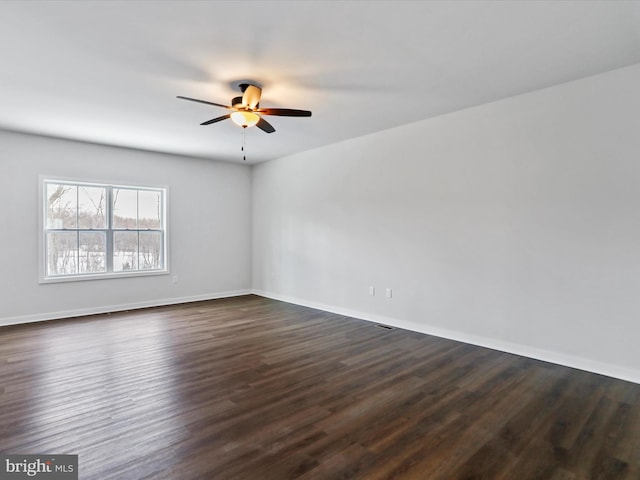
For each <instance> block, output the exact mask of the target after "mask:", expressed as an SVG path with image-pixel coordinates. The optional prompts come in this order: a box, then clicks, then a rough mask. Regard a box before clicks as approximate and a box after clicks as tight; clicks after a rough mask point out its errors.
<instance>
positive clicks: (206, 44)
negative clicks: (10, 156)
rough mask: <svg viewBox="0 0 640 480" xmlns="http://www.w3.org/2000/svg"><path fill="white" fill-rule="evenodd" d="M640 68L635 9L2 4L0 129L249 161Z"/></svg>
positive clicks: (593, 4) (530, 4) (616, 5)
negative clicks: (238, 101) (234, 104)
mask: <svg viewBox="0 0 640 480" xmlns="http://www.w3.org/2000/svg"><path fill="white" fill-rule="evenodd" d="M639 62H640V2H638V1H589V2H587V1H549V2H546V1H537V0H536V1H511V2H508V1H498V2H493V1H491V2H490V1H444V2H438V1H429V2H426V1H424V2H419V1H409V2H401V1H352V2H348V1H340V2H328V1H299V2H282V1H257V2H239V1H232V2H223V1H194V2H189V1H162V2H160V1H139V2H135V1H102V2H98V1H86V2H80V1H70V2H62V1H45V2H36V1H30V2H26V1H17V2H14V1H6V0H5V1H2V2H0V128H2V129H7V130H14V131H23V132H30V133H37V134H43V135H51V136H57V137H63V138H71V139H77V140H83V141H89V142H96V143H102V144H107V145H117V146H123V147H131V148H139V149H145V150H152V151H160V152H167V153H175V154H181V155H189V156H196V157H204V158H210V159H219V160H226V161H234V162H242V154H241V152H240V145H241V142H242V133H241V132H242V129H241V128H240V127H237V126H235V125H234V124H232V123H231V122H230V121H225V122H222V123H217V124H214V125H209V126H200V125H199V124H200V123H201V122H203V121H205V120H208V119H210V118H213V117H217V116H219V115H223V114H224V113H226V112H225V111H224V110H223V109H220V108H217V107H213V106H208V105H202V104H199V103H193V102H187V101H184V100H178V99H176V98H175V97H176V95H184V96H188V97H196V98H202V99H206V100H209V101H213V102H216V103H225V104H226V103H229V102H230V100H231V98H232V97H233V96H236V95H239V94H240V92H239V91H238V90H237V89H234V88H235V87H237V84H238V83H240V81H242V80H252V81H254V82H256V83H258V84H260V85H262V86H263V96H262V100H261V106H263V107H284V108H300V109H305V110H312V111H313V116H312V117H311V118H285V117H268V120H269V121H270V122H271V123H272V125H273V126H274V127H275V128H276V130H277V131H276V132H275V133H273V134H270V135H268V134H265V133H263V132H262V131H260V130H258V129H256V128H252V129H248V130H247V132H246V134H247V136H246V144H247V163H256V162H260V161H265V160H269V159H273V158H278V157H281V156H284V155H288V154H292V153H296V152H300V151H303V150H308V149H312V148H316V147H319V146H322V145H326V144H330V143H334V142H339V141H341V140H345V139H348V138H353V137H357V136H360V135H364V134H368V133H372V132H376V131H380V130H383V129H387V128H391V127H394V126H398V125H401V124H405V123H410V122H414V121H418V120H421V119H425V118H429V117H433V116H436V115H441V114H444V113H448V112H452V111H456V110H460V109H463V108H467V107H471V106H475V105H480V104H483V103H487V102H492V101H495V100H499V99H502V98H505V97H509V96H512V95H517V94H520V93H525V92H529V91H532V90H536V89H540V88H544V87H548V86H552V85H556V84H558V83H562V82H567V81H570V80H575V79H578V78H582V77H586V76H589V75H594V74H597V73H601V72H605V71H608V70H612V69H615V68H619V67H622V66H626V65H630V64H634V63H639Z"/></svg>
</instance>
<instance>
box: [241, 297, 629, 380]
mask: <svg viewBox="0 0 640 480" xmlns="http://www.w3.org/2000/svg"><path fill="white" fill-rule="evenodd" d="M252 293H254V294H255V295H260V296H262V297H267V298H272V299H274V300H280V301H282V302H287V303H293V304H296V305H301V306H304V307H310V308H316V309H318V310H324V311H326V312H331V313H336V314H338V315H345V316H347V317H353V318H357V319H359V320H366V321H369V322H375V323H381V324H384V325H389V326H392V327H396V328H402V329H405V330H411V331H414V332H419V333H424V334H427V335H433V336H435V337H440V338H446V339H449V340H455V341H458V342H464V343H469V344H472V345H477V346H480V347H485V348H490V349H492V350H498V351H501V352H506V353H512V354H514V355H520V356H523V357H528V358H533V359H535V360H542V361H544V362H550V363H555V364H557V365H563V366H565V367H571V368H576V369H578V370H584V371H587V372H591V373H597V374H599V375H606V376H608V377H613V378H618V379H621V380H625V381H628V382H633V383H638V384H640V371H638V370H636V369H633V368H629V367H625V366H621V365H613V364H609V363H603V362H599V361H597V360H591V359H588V358H583V357H576V356H573V355H566V354H564V353H561V352H554V351H550V350H544V349H540V348H536V347H531V346H528V345H522V344H519V343H512V342H507V341H504V340H500V339H495V338H490V337H482V336H478V335H472V334H468V333H464V332H459V331H455V330H448V329H443V328H439V327H434V326H431V325H425V324H422V323H417V322H411V321H406V320H400V319H396V318H390V317H384V316H381V315H376V314H371V313H366V312H359V311H356V310H350V309H347V308H342V307H336V306H334V305H327V304H323V303H318V302H313V301H308V300H304V299H301V298H295V297H289V296H286V295H279V294H275V293H271V292H265V291H262V290H253V291H252Z"/></svg>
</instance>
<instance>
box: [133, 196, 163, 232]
mask: <svg viewBox="0 0 640 480" xmlns="http://www.w3.org/2000/svg"><path fill="white" fill-rule="evenodd" d="M161 218H162V194H161V192H158V191H154V190H139V191H138V228H160V227H161V226H162V225H161V223H160V219H161Z"/></svg>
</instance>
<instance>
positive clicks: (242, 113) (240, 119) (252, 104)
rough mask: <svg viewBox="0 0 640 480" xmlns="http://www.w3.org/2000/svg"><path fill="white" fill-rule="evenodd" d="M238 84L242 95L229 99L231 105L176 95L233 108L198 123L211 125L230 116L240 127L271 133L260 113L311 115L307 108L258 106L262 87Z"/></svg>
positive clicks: (291, 115) (281, 115)
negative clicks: (219, 115)
mask: <svg viewBox="0 0 640 480" xmlns="http://www.w3.org/2000/svg"><path fill="white" fill-rule="evenodd" d="M239 86H240V90H241V91H242V96H241V97H235V98H233V99H232V100H231V106H229V105H222V104H220V103H214V102H207V101H206V100H198V99H197V98H189V97H182V96H180V95H178V97H177V98H181V99H182V100H190V101H192V102H199V103H204V104H207V105H214V106H216V107H222V108H226V109H228V110H233V111H232V112H231V113H228V114H227V115H222V116H221V117H216V118H212V119H211V120H207V121H206V122H202V123H201V124H200V125H211V124H212V123H217V122H220V121H222V120H226V119H227V118H230V119H231V121H232V122H233V123H235V124H236V125H238V126H240V127H242V128H247V127H252V126H254V125H255V126H256V127H258V128H259V129H260V130H262V131H263V132H267V133H273V132H275V131H276V129H275V128H273V126H272V125H271V124H270V123H269V122H267V121H266V120H265V119H264V118H262V115H276V116H280V117H310V116H311V112H310V111H309V110H294V109H291V108H260V96H261V95H262V88H260V87H258V86H256V85H251V84H249V83H241V84H240V85H239Z"/></svg>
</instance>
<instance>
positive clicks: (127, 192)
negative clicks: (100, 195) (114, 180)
mask: <svg viewBox="0 0 640 480" xmlns="http://www.w3.org/2000/svg"><path fill="white" fill-rule="evenodd" d="M113 228H138V191H137V190H131V189H129V188H114V189H113Z"/></svg>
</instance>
